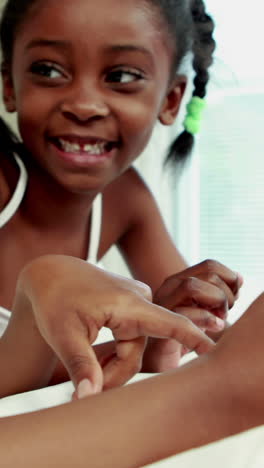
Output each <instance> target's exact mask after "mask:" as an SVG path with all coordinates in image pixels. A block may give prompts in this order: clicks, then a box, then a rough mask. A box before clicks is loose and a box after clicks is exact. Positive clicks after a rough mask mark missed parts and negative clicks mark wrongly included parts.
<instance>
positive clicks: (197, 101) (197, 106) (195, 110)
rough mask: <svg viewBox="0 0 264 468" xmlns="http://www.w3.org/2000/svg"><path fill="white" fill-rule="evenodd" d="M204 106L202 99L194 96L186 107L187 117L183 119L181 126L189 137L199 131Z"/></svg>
mask: <svg viewBox="0 0 264 468" xmlns="http://www.w3.org/2000/svg"><path fill="white" fill-rule="evenodd" d="M205 106H206V104H205V101H204V99H202V98H200V97H198V96H194V97H193V98H192V99H191V101H190V102H189V104H188V105H187V111H188V113H187V116H186V117H185V120H184V123H183V126H184V128H185V130H186V131H187V132H188V133H190V134H191V135H195V134H196V133H198V132H199V131H200V128H201V118H202V112H203V110H204V108H205Z"/></svg>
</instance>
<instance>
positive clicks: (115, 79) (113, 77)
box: [106, 70, 143, 84]
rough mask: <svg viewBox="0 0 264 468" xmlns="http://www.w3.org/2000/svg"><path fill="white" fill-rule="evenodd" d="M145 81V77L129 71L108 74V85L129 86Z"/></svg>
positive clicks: (115, 71) (116, 71)
mask: <svg viewBox="0 0 264 468" xmlns="http://www.w3.org/2000/svg"><path fill="white" fill-rule="evenodd" d="M142 79H143V75H142V74H141V73H139V72H134V71H133V72H132V71H129V70H114V71H111V72H109V73H108V74H107V78H106V81H107V82H108V83H120V84H129V83H134V82H135V81H140V80H142Z"/></svg>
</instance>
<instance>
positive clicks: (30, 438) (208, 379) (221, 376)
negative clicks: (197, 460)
mask: <svg viewBox="0 0 264 468" xmlns="http://www.w3.org/2000/svg"><path fill="white" fill-rule="evenodd" d="M263 308H264V295H262V297H261V298H260V299H259V300H258V301H256V303H254V304H253V305H252V306H251V307H250V309H249V310H248V311H247V313H246V315H245V317H243V318H242V319H241V320H240V321H239V322H238V323H237V324H236V325H235V326H233V327H232V328H231V329H230V330H228V332H227V333H226V335H225V337H224V339H223V341H222V342H221V341H220V343H219V344H218V345H217V346H216V348H215V350H214V351H213V352H212V353H210V354H208V355H207V356H202V357H201V358H198V359H197V360H195V361H193V362H192V363H189V364H187V365H186V366H184V367H182V368H180V369H178V370H177V371H173V372H171V373H169V374H165V375H162V376H159V377H154V378H152V379H150V380H147V381H143V382H140V383H136V384H133V385H129V386H127V387H125V388H119V389H114V390H109V391H107V392H105V393H101V394H99V395H95V396H92V397H89V398H86V399H84V400H82V401H78V402H74V403H71V404H68V405H64V406H60V407H57V408H53V409H49V410H45V411H42V412H38V413H33V414H32V413H31V414H27V415H23V416H17V417H12V418H6V419H2V420H1V424H0V435H1V442H2V451H1V459H2V463H3V466H5V467H6V468H9V467H10V468H11V467H12V468H13V467H14V466H20V467H21V468H24V467H25V468H33V467H34V468H35V466H38V467H39V468H42V467H43V468H44V467H46V466H51V467H58V466H65V467H66V466H69V467H70V466H71V467H72V466H74V467H75V468H84V467H85V468H86V467H87V466H92V467H93V468H104V467H105V466H109V464H111V466H114V467H115V468H131V467H140V466H143V465H145V464H148V463H151V462H154V461H156V460H159V459H162V458H165V457H168V456H170V455H172V454H176V453H179V452H181V451H184V450H187V449H190V448H191V447H196V446H200V445H203V444H207V443H209V442H212V441H214V440H217V439H220V438H223V437H226V436H229V435H232V434H235V433H238V432H241V431H243V430H246V429H249V428H251V427H254V426H257V425H259V424H262V423H263V422H264V405H263V397H262V396H263V388H264V383H263V381H264V379H263V375H264V366H263V365H262V363H261V362H260V363H258V362H259V361H258V360H257V359H256V357H257V355H258V354H259V353H261V354H263V339H262V335H261V334H260V332H259V330H260V326H261V329H262V330H263ZM249 351H250V352H249ZM257 363H258V364H257ZM253 377H254V378H253Z"/></svg>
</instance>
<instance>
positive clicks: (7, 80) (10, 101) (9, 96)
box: [2, 70, 16, 112]
mask: <svg viewBox="0 0 264 468" xmlns="http://www.w3.org/2000/svg"><path fill="white" fill-rule="evenodd" d="M2 81H3V101H4V105H5V109H6V111H7V112H16V99H15V91H14V86H13V80H12V77H11V73H10V72H9V71H7V70H3V71H2Z"/></svg>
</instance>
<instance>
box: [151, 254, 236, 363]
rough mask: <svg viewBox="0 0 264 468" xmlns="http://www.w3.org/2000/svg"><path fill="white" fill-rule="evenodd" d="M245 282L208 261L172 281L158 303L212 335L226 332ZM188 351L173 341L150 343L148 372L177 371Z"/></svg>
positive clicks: (159, 293)
mask: <svg viewBox="0 0 264 468" xmlns="http://www.w3.org/2000/svg"><path fill="white" fill-rule="evenodd" d="M242 283H243V280H242V278H241V276H240V275H238V274H237V273H234V272H233V271H231V270H230V269H228V268H227V267H225V266H224V265H222V264H220V263H218V262H216V261H213V260H206V261H205V262H202V263H200V264H198V265H195V266H193V267H190V268H187V269H186V270H184V271H181V272H180V273H178V274H175V275H173V276H171V277H169V278H168V279H167V280H166V281H165V282H164V283H163V284H162V286H161V287H160V288H159V289H158V291H157V292H156V294H155V296H154V302H155V303H156V304H159V305H161V306H162V307H166V309H169V310H172V311H174V312H177V313H179V314H182V315H185V316H186V317H188V318H189V319H190V320H192V321H193V322H194V323H195V324H196V325H197V326H198V327H200V328H201V329H202V330H206V331H207V332H208V333H209V332H210V333H211V334H212V335H214V334H219V333H221V332H223V330H224V328H225V320H226V318H227V312H228V309H229V308H231V307H232V306H233V305H234V302H235V300H236V299H237V297H238V293H239V289H240V287H241V286H242ZM186 351H187V350H186V348H185V347H182V346H181V345H180V344H178V343H176V342H175V341H174V342H172V341H171V340H156V339H151V338H150V339H149V342H148V346H147V349H146V351H145V355H144V361H143V370H144V371H145V372H163V371H166V370H169V369H173V368H176V367H177V366H178V364H179V360H180V358H181V357H182V356H183V355H184V354H185V353H186Z"/></svg>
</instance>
